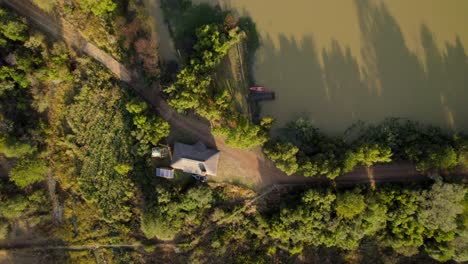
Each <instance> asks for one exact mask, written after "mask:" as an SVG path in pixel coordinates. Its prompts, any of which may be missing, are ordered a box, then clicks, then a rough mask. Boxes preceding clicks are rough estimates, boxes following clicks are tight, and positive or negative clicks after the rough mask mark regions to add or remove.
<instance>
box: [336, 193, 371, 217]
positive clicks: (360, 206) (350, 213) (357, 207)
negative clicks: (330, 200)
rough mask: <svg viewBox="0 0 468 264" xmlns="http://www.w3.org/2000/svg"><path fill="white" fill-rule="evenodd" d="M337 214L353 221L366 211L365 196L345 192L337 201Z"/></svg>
mask: <svg viewBox="0 0 468 264" xmlns="http://www.w3.org/2000/svg"><path fill="white" fill-rule="evenodd" d="M336 204H337V205H336V214H337V215H338V216H340V217H343V218H347V219H352V218H353V217H355V216H356V215H359V214H361V213H362V212H364V210H365V209H366V203H365V202H364V196H363V195H362V194H359V193H351V192H345V193H343V194H340V195H338V197H337V199H336Z"/></svg>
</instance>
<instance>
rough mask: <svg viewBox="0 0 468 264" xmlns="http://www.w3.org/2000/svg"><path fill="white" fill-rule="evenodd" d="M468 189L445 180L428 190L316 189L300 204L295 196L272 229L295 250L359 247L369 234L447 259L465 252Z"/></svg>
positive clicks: (406, 249) (276, 237)
mask: <svg viewBox="0 0 468 264" xmlns="http://www.w3.org/2000/svg"><path fill="white" fill-rule="evenodd" d="M466 191H467V190H466V187H464V186H462V185H456V184H448V183H442V182H436V183H435V184H433V185H432V187H430V188H429V189H422V188H416V189H409V188H402V187H400V186H387V187H384V188H382V189H378V190H376V191H370V190H363V189H360V188H355V189H353V190H351V191H344V192H340V191H339V192H336V191H332V190H331V189H326V190H315V189H311V190H308V191H306V192H305V193H304V194H302V196H301V197H302V199H301V201H300V203H299V204H298V205H295V204H296V202H295V201H294V200H290V201H289V202H288V206H287V207H286V208H284V209H282V210H281V211H280V214H279V217H273V218H272V219H271V220H269V222H270V228H269V229H268V230H267V232H268V236H269V237H271V238H272V239H273V240H275V241H278V243H279V247H280V248H284V249H286V250H288V251H289V252H290V254H294V253H301V252H302V249H303V248H305V247H307V246H321V245H323V246H326V247H339V248H342V249H356V248H357V247H359V244H360V243H361V241H362V240H363V239H364V238H365V237H366V236H367V237H369V238H372V239H376V240H378V241H379V243H381V244H382V245H386V246H389V247H391V248H393V249H394V250H395V251H397V252H399V253H400V254H404V255H408V256H410V255H413V254H416V253H418V251H419V250H421V249H423V250H425V251H426V253H428V254H429V255H430V256H431V257H433V258H435V259H437V260H440V261H447V260H450V259H453V258H455V256H459V255H457V254H459V252H461V251H460V249H461V247H459V244H458V245H457V243H463V242H462V241H463V237H464V236H463V232H465V231H460V230H465V226H463V224H462V223H460V221H458V222H457V221H456V219H460V217H461V216H462V213H463V210H462V208H463V203H464V201H463V199H464V197H465V194H466ZM444 203H446V204H447V206H446V207H444V206H442V204H444ZM435 218H438V219H435ZM465 233H466V232H465ZM464 245H466V243H465V244H464ZM465 249H466V248H465ZM460 255H463V254H460ZM460 258H463V257H461V256H460Z"/></svg>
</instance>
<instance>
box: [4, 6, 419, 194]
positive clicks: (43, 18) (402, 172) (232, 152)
mask: <svg viewBox="0 0 468 264" xmlns="http://www.w3.org/2000/svg"><path fill="white" fill-rule="evenodd" d="M3 1H4V3H5V4H6V5H7V6H9V7H11V8H12V9H14V10H16V11H17V12H18V13H19V14H21V15H23V16H25V17H27V18H29V20H30V21H31V22H33V23H34V24H36V25H37V27H38V28H40V29H41V30H43V31H45V32H46V33H48V34H50V35H52V36H54V37H56V38H59V39H63V40H64V41H65V42H66V43H67V44H68V45H69V46H71V47H74V48H75V49H77V50H78V51H81V52H83V53H85V54H87V55H89V56H91V57H93V58H95V59H96V60H98V61H99V62H101V63H102V64H104V65H105V66H106V67H107V68H109V69H110V70H111V71H112V72H113V73H114V74H115V75H116V76H117V77H118V78H120V79H121V80H123V81H125V82H127V83H129V84H130V87H131V88H132V89H134V90H135V91H136V92H137V93H138V94H140V95H141V96H142V97H143V98H144V99H145V100H146V101H147V102H148V103H150V104H151V105H152V106H153V108H154V109H155V110H156V111H158V112H159V114H160V115H161V116H162V117H163V118H164V119H166V120H167V121H168V122H169V123H170V124H171V126H172V128H173V129H176V130H179V131H183V132H184V133H188V134H191V135H193V136H194V137H196V138H198V139H199V140H201V141H203V142H205V143H206V144H208V145H215V146H216V147H217V148H218V149H219V150H220V152H221V156H220V157H221V158H220V167H222V168H223V170H222V171H223V173H222V174H220V175H218V177H216V179H215V180H219V181H232V180H233V179H236V178H237V179H238V180H239V181H241V182H242V183H244V184H251V185H253V186H259V187H262V186H268V185H271V184H291V183H297V184H305V183H322V182H328V180H327V179H325V178H305V177H301V176H294V175H293V176H287V175H285V174H284V173H283V172H281V171H280V170H278V169H277V168H276V167H275V166H274V164H273V162H271V161H270V160H268V159H267V158H266V157H265V156H264V155H263V153H262V152H261V150H260V149H254V150H239V149H233V148H230V147H228V146H226V145H225V144H224V141H223V140H222V139H220V138H213V136H212V135H211V133H210V129H209V126H208V125H206V124H204V123H202V122H197V121H196V120H194V119H191V118H188V117H186V116H181V115H179V114H177V113H176V112H175V111H174V110H173V109H172V108H171V107H169V106H168V105H167V103H166V102H165V101H164V100H163V99H162V98H161V96H160V95H159V93H158V89H157V87H153V89H148V87H147V86H145V85H144V84H143V81H142V80H141V79H140V78H138V76H136V75H135V74H133V75H132V74H131V71H129V70H127V69H126V68H125V67H124V66H123V65H122V64H121V63H119V62H118V61H116V60H115V59H114V58H112V57H111V56H110V55H108V54H107V53H105V52H104V51H102V50H100V49H99V48H97V47H96V46H95V45H93V44H91V43H89V42H87V41H86V40H85V39H84V38H83V37H82V36H81V33H80V32H77V31H74V30H73V28H72V26H71V25H70V24H69V23H67V22H66V21H64V20H63V19H59V18H54V17H51V16H50V15H47V14H45V13H43V12H41V11H40V10H39V9H38V8H37V7H36V6H34V5H33V4H31V3H30V2H29V1H27V0H3ZM0 2H1V0H0ZM236 176H237V177H236ZM422 180H427V177H425V176H424V175H421V174H419V173H418V172H416V170H415V169H414V166H412V165H411V164H409V163H392V164H386V165H377V166H374V167H373V168H372V169H369V170H367V169H366V168H358V169H356V170H355V171H353V172H351V173H348V174H346V175H344V176H342V177H339V178H338V179H337V180H336V182H337V183H338V184H356V183H369V182H374V183H381V182H410V181H411V182H414V181H422Z"/></svg>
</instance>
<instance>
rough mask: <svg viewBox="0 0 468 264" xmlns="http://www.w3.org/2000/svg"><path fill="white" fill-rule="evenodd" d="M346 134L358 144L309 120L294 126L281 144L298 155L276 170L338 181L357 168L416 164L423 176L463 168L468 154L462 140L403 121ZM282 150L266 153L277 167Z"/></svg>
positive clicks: (361, 127)
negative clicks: (403, 162) (291, 147)
mask: <svg viewBox="0 0 468 264" xmlns="http://www.w3.org/2000/svg"><path fill="white" fill-rule="evenodd" d="M346 134H347V138H348V137H350V138H353V140H352V141H350V140H345V139H346V138H345V137H337V138H334V137H328V136H326V135H325V134H323V133H321V132H320V131H319V130H318V129H317V128H315V127H313V126H312V125H311V124H310V123H309V122H307V121H306V120H304V119H299V120H297V121H295V122H292V123H290V124H289V125H287V127H286V128H285V129H284V130H283V134H282V135H281V136H280V138H279V139H278V141H279V142H280V143H282V144H286V143H289V144H293V145H294V146H296V147H297V148H298V151H297V153H296V156H295V157H294V158H289V159H288V160H287V166H285V164H284V162H283V163H278V165H277V166H278V168H280V169H283V170H285V169H287V168H296V167H297V168H298V169H297V170H296V171H295V172H297V173H299V174H301V175H304V176H315V175H326V176H327V177H328V178H331V179H334V178H336V177H338V176H340V175H342V174H344V173H348V172H350V171H352V170H353V169H354V168H355V167H356V166H358V165H362V166H366V167H370V166H372V165H373V164H375V163H386V162H391V161H392V160H393V159H403V160H410V161H413V162H414V163H415V165H416V169H418V170H419V171H422V172H426V171H429V170H448V169H453V168H455V167H456V166H458V165H462V164H463V163H464V162H465V157H466V156H467V154H466V153H468V151H467V149H468V143H467V142H468V141H466V139H464V138H463V137H458V136H450V135H448V134H445V133H443V132H442V131H441V130H440V129H437V128H434V127H429V126H423V125H420V124H418V123H415V122H411V121H405V120H400V119H388V120H386V121H384V122H382V123H381V124H379V125H377V126H365V125H363V124H362V123H357V124H355V125H353V126H352V127H351V128H350V129H348V130H347V133H346ZM349 135H351V136H349ZM281 146H282V145H281V144H280V145H277V146H276V149H275V146H270V147H269V149H268V150H267V151H268V154H269V156H271V157H272V158H273V159H274V160H273V161H277V159H278V158H277V157H276V156H278V155H281V153H282V151H283V150H282V149H281V148H280V147H281ZM288 173H291V171H288Z"/></svg>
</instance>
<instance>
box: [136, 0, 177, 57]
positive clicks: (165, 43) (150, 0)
mask: <svg viewBox="0 0 468 264" xmlns="http://www.w3.org/2000/svg"><path fill="white" fill-rule="evenodd" d="M144 3H145V6H146V9H147V10H148V14H149V15H150V18H151V27H152V29H153V32H158V36H157V37H158V52H159V56H160V58H161V60H163V61H166V62H167V61H177V59H178V58H177V52H176V50H175V47H174V43H173V42H172V38H171V35H170V34H169V28H168V26H167V24H166V23H165V21H164V19H163V12H162V10H161V0H144Z"/></svg>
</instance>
